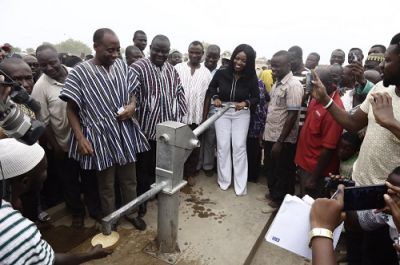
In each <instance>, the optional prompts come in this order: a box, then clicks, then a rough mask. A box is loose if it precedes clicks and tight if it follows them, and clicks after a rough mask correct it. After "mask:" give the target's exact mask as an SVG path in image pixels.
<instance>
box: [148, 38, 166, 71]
mask: <svg viewBox="0 0 400 265" xmlns="http://www.w3.org/2000/svg"><path fill="white" fill-rule="evenodd" d="M169 48H170V44H169V42H168V41H166V40H160V39H158V40H155V41H154V42H153V43H152V45H150V61H151V62H152V63H154V64H155V65H157V66H159V67H161V66H162V65H163V64H164V63H165V61H166V60H167V59H168V54H169Z"/></svg>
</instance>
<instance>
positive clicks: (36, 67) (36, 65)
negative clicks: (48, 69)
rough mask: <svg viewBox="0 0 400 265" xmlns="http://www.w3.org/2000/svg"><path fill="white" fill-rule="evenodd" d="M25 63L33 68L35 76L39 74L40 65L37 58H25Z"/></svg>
mask: <svg viewBox="0 0 400 265" xmlns="http://www.w3.org/2000/svg"><path fill="white" fill-rule="evenodd" d="M24 61H25V62H26V63H27V64H28V65H29V67H30V68H31V70H32V74H33V75H36V74H37V73H38V72H39V63H38V60H37V59H36V58H35V57H33V56H29V57H26V58H24Z"/></svg>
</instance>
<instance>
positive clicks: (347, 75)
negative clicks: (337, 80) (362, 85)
mask: <svg viewBox="0 0 400 265" xmlns="http://www.w3.org/2000/svg"><path fill="white" fill-rule="evenodd" d="M342 86H343V87H347V88H353V87H354V86H355V79H354V74H353V72H352V71H351V69H350V68H349V67H344V68H343V75H342Z"/></svg>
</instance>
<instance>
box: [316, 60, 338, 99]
mask: <svg viewBox="0 0 400 265" xmlns="http://www.w3.org/2000/svg"><path fill="white" fill-rule="evenodd" d="M315 72H316V73H317V75H318V76H319V78H320V79H321V82H322V83H323V84H324V86H325V87H326V92H327V93H328V94H331V93H333V92H334V91H335V90H336V89H337V83H336V82H337V80H335V77H336V75H337V65H336V66H335V65H318V67H317V68H315Z"/></svg>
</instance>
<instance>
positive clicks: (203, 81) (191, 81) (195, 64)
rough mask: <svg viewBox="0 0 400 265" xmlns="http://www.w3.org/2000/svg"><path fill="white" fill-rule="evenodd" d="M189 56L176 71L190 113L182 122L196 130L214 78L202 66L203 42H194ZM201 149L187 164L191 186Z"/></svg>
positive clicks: (195, 150)
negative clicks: (209, 86) (207, 92)
mask: <svg viewBox="0 0 400 265" xmlns="http://www.w3.org/2000/svg"><path fill="white" fill-rule="evenodd" d="M188 54H189V62H183V63H180V64H177V65H176V66H175V69H176V70H177V71H178V74H179V77H180V79H181V81H182V85H183V88H184V90H185V97H186V102H187V106H188V111H187V113H186V115H185V116H184V117H183V120H182V122H183V123H186V124H188V125H189V126H190V128H191V129H192V130H194V129H196V128H197V126H199V124H200V123H201V122H202V119H203V105H204V99H205V95H206V91H207V89H208V85H209V84H210V82H211V78H212V77H211V73H210V71H209V70H208V68H206V67H205V66H204V65H203V64H200V62H201V58H202V57H203V55H204V47H203V44H201V42H199V41H193V42H192V43H191V44H190V45H189V49H188ZM199 149H200V148H195V149H193V151H192V153H191V154H190V156H189V157H188V159H187V160H186V163H185V168H184V172H183V175H184V178H185V179H187V181H188V184H189V185H190V186H193V185H194V184H195V180H194V176H195V174H196V166H197V162H198V160H199Z"/></svg>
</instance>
